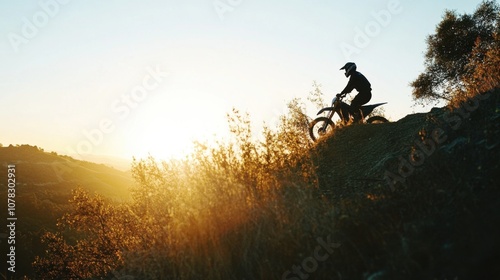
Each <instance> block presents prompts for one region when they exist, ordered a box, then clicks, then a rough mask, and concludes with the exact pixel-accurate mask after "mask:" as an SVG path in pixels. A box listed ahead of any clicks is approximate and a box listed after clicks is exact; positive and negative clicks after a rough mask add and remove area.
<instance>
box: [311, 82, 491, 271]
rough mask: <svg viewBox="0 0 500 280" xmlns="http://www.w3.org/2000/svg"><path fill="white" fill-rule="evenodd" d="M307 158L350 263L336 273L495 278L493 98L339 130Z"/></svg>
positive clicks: (340, 262)
mask: <svg viewBox="0 0 500 280" xmlns="http://www.w3.org/2000/svg"><path fill="white" fill-rule="evenodd" d="M475 101H478V102H475ZM422 143H424V144H425V145H423V144H422ZM314 153H315V156H316V158H315V160H316V163H317V166H318V176H319V182H320V190H321V193H322V194H323V195H325V196H326V197H328V199H330V200H331V203H333V205H338V206H337V209H338V210H337V212H338V217H339V218H338V222H337V228H338V233H337V238H338V240H339V242H341V243H342V244H346V246H344V247H343V248H342V249H341V250H342V252H341V253H342V254H343V255H344V256H351V258H349V259H347V258H346V257H344V258H339V259H338V260H337V261H338V264H337V266H344V270H346V271H351V272H352V273H353V275H359V274H357V273H359V271H364V272H365V274H364V277H366V278H368V277H369V276H370V275H379V276H381V278H376V279H403V278H404V279H494V278H491V277H495V278H498V275H500V270H499V268H498V265H497V264H498V262H499V261H500V254H499V253H498V252H499V251H500V240H499V239H498V236H500V226H499V225H498V220H499V219H500V183H499V181H500V172H499V171H500V161H499V157H500V91H499V90H497V91H496V92H494V93H491V94H490V95H486V96H481V100H479V99H477V100H474V102H469V103H468V104H467V105H463V106H462V107H459V108H458V109H455V110H453V111H450V110H449V109H447V108H434V109H433V110H431V112H429V113H425V114H413V115H409V116H406V117H405V118H403V119H401V120H399V121H397V122H394V123H387V124H377V125H353V126H349V127H346V128H343V129H341V130H339V131H336V133H335V134H334V135H333V136H332V137H330V138H328V139H325V140H323V141H321V142H320V143H318V145H317V147H316V150H315V152H314ZM356 256H359V257H356ZM344 259H345V260H344Z"/></svg>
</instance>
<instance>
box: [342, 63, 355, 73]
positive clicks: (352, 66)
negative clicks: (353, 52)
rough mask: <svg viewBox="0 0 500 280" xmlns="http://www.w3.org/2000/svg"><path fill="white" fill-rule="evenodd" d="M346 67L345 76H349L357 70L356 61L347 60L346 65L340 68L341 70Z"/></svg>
mask: <svg viewBox="0 0 500 280" xmlns="http://www.w3.org/2000/svg"><path fill="white" fill-rule="evenodd" d="M343 69H345V76H346V77H349V76H351V74H352V73H353V72H354V71H356V63H354V62H347V63H346V64H345V65H344V67H342V68H340V70H343Z"/></svg>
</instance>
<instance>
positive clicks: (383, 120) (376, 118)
mask: <svg viewBox="0 0 500 280" xmlns="http://www.w3.org/2000/svg"><path fill="white" fill-rule="evenodd" d="M366 122H367V123H373V124H377V123H386V122H389V121H388V120H387V119H386V118H384V117H381V116H373V117H371V118H368V119H367V120H366Z"/></svg>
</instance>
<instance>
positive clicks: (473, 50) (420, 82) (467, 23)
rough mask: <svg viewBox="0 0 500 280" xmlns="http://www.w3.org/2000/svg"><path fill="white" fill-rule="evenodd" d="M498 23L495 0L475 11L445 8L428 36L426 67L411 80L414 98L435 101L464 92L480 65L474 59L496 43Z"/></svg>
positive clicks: (499, 11)
mask: <svg viewBox="0 0 500 280" xmlns="http://www.w3.org/2000/svg"><path fill="white" fill-rule="evenodd" d="M499 26H500V7H499V6H498V4H497V3H496V1H483V2H482V3H481V4H480V5H479V6H478V7H477V9H476V11H475V12H474V13H473V14H462V15H459V14H457V13H456V12H455V11H449V10H448V11H446V12H445V14H444V16H443V19H442V21H441V22H440V23H439V24H438V25H437V27H436V32H435V34H432V35H430V36H429V37H428V38H427V52H426V55H425V62H424V64H425V71H424V72H423V73H421V74H420V75H419V76H418V77H417V79H415V80H414V81H413V82H412V83H411V86H412V87H413V93H412V94H413V97H414V99H415V100H416V101H420V102H423V103H425V102H430V103H432V102H435V101H438V100H441V99H445V100H448V101H450V100H452V99H454V98H456V97H458V96H459V95H461V94H463V93H464V92H465V91H466V88H467V80H468V79H470V78H471V77H472V76H473V75H474V73H475V71H476V67H477V64H473V63H471V61H473V60H475V61H477V60H478V59H479V60H480V59H481V58H483V57H485V56H486V53H487V52H488V50H490V49H491V48H493V47H494V45H495V44H494V42H495V37H496V36H497V35H496V34H498V33H499V30H500V28H499ZM478 42H480V44H479V43H478Z"/></svg>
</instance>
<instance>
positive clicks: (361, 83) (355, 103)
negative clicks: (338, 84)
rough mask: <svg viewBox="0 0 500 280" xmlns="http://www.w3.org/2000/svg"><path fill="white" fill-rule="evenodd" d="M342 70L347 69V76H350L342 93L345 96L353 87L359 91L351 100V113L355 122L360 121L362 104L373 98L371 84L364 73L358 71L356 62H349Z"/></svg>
mask: <svg viewBox="0 0 500 280" xmlns="http://www.w3.org/2000/svg"><path fill="white" fill-rule="evenodd" d="M340 70H345V76H346V77H348V78H349V77H350V78H349V82H348V83H347V86H346V87H345V88H344V90H342V92H341V93H340V95H342V96H345V95H346V94H348V93H350V92H351V91H352V90H353V89H356V90H357V91H358V94H357V95H356V96H355V97H354V99H353V100H352V101H351V113H352V115H353V117H354V122H359V121H360V120H361V111H360V108H361V106H362V105H364V104H366V103H368V101H370V99H371V98H372V88H371V84H370V82H369V81H368V79H366V77H365V76H364V75H363V74H361V73H359V72H358V71H356V64H355V63H354V62H347V63H346V64H345V65H344V67H342V68H340Z"/></svg>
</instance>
